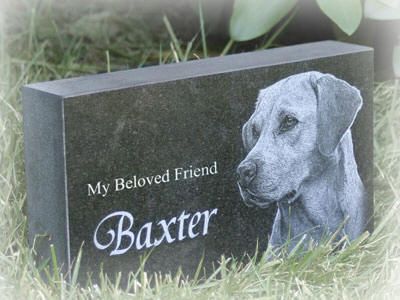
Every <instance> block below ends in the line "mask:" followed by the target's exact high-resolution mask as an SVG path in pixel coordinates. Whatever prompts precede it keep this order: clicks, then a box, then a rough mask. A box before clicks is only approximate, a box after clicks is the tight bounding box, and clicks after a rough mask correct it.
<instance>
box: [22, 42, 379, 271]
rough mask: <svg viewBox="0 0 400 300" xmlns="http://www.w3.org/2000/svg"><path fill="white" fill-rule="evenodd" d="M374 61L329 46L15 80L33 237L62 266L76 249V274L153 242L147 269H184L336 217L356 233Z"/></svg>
mask: <svg viewBox="0 0 400 300" xmlns="http://www.w3.org/2000/svg"><path fill="white" fill-rule="evenodd" d="M372 58H373V51H372V49H370V48H367V47H362V46H357V45H351V44H344V43H339V42H331V41H327V42H319V43H313V44H304V45H298V46H292V47H285V48H279V49H273V50H267V51H259V52H255V53H245V54H237V55H230V56H226V57H220V58H211V59H204V60H199V61H191V62H187V63H180V64H174V65H163V66H157V67H148V68H143V69H137V70H129V71H121V72H115V73H109V74H100V75H94V76H86V77H81V78H73V79H66V80H58V81H52V82H45V83H35V84H31V85H28V86H26V87H24V88H23V105H24V126H25V153H26V175H27V189H28V218H29V239H30V242H31V243H32V244H33V241H34V239H35V237H37V238H36V241H35V246H36V248H37V251H38V253H39V255H42V256H43V257H46V256H47V255H48V252H49V243H52V244H54V245H55V248H56V250H57V255H58V259H59V261H61V262H63V263H64V264H65V266H70V265H71V263H72V262H73V260H74V258H75V257H76V255H77V253H78V251H79V249H80V248H81V247H82V249H83V257H82V268H83V270H90V271H95V272H96V271H98V270H99V269H100V268H101V267H103V268H104V270H105V271H107V272H114V271H123V272H126V271H135V270H136V269H137V267H138V266H139V263H140V257H141V256H143V255H144V254H148V253H149V252H151V254H150V256H149V258H148V261H147V264H146V268H147V270H148V271H150V272H152V271H162V272H169V271H171V272H175V271H176V270H177V269H178V268H179V267H181V268H182V269H183V270H184V272H186V273H189V274H190V272H192V271H193V270H195V269H196V267H197V265H198V263H199V261H200V259H201V258H202V257H204V265H205V266H206V267H207V266H210V265H211V264H212V263H213V262H214V263H215V262H217V260H218V259H219V258H220V256H221V255H222V254H223V255H225V256H231V255H233V256H235V257H238V258H241V257H243V256H245V255H246V254H249V255H252V254H254V252H255V250H256V246H257V244H258V246H259V248H260V249H261V250H265V249H266V248H267V247H268V245H269V246H270V247H274V248H275V249H277V250H278V249H279V248H280V246H282V245H283V244H285V242H286V240H287V237H288V236H290V237H291V242H290V243H289V248H292V246H293V245H294V243H297V242H299V240H301V238H302V237H303V236H304V234H305V237H306V240H307V241H308V240H310V239H312V240H314V241H315V242H318V241H320V240H322V239H323V238H324V237H326V236H329V234H331V233H332V232H334V231H335V230H337V228H338V227H340V225H341V224H342V223H343V222H344V223H345V224H344V226H342V227H343V228H344V229H343V230H342V232H343V234H348V235H349V236H350V238H352V239H353V238H356V237H357V236H359V235H360V234H361V233H362V232H363V231H364V230H366V229H370V228H371V227H368V226H371V224H372V223H371V220H370V219H371V215H372V192H373V191H372V165H373V163H372V128H373V124H372V109H373V107H372V82H373V63H372ZM353 144H354V153H353ZM290 224H293V226H292V227H291V226H290ZM289 250H290V249H289Z"/></svg>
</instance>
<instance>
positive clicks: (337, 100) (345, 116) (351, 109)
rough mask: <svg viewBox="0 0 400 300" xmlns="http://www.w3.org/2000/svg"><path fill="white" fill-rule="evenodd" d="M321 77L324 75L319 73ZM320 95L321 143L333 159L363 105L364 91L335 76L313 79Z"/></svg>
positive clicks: (318, 122)
mask: <svg viewBox="0 0 400 300" xmlns="http://www.w3.org/2000/svg"><path fill="white" fill-rule="evenodd" d="M319 74H320V73H319ZM311 83H312V86H313V87H314V90H315V93H316V95H317V126H318V128H317V132H318V134H317V143H318V147H319V151H320V152H321V154H323V155H325V156H330V155H331V154H332V153H333V152H334V151H335V149H336V147H337V146H338V144H339V143H340V141H341V139H342V137H343V135H344V134H345V133H346V131H347V130H348V129H349V128H350V127H351V126H352V124H353V122H354V120H355V118H356V116H357V113H358V111H359V110H360V109H361V106H362V98H361V95H360V91H359V90H358V89H357V88H355V87H353V86H351V85H350V84H348V83H347V82H345V81H343V80H341V79H338V78H336V77H334V76H333V75H328V74H320V75H319V76H316V75H314V76H311Z"/></svg>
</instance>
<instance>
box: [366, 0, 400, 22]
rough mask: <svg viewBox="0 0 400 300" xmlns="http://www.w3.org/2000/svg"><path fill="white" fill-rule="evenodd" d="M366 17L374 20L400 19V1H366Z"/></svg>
mask: <svg viewBox="0 0 400 300" xmlns="http://www.w3.org/2000/svg"><path fill="white" fill-rule="evenodd" d="M364 15H365V17H366V18H369V19H373V20H380V21H385V20H398V19H400V0H366V1H365V4H364Z"/></svg>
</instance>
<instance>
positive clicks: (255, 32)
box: [229, 0, 297, 41]
mask: <svg viewBox="0 0 400 300" xmlns="http://www.w3.org/2000/svg"><path fill="white" fill-rule="evenodd" d="M296 3H297V0H236V1H235V4H234V6H233V14H232V17H231V20H230V26H229V33H230V36H231V38H232V39H233V40H235V41H248V40H251V39H254V38H257V37H259V36H261V35H263V34H264V33H267V32H268V31H270V30H271V28H272V27H274V26H275V25H276V24H277V23H278V22H279V21H280V20H281V19H282V18H283V17H284V16H286V15H287V14H288V13H289V12H290V10H291V9H292V8H293V7H294V6H295V5H296Z"/></svg>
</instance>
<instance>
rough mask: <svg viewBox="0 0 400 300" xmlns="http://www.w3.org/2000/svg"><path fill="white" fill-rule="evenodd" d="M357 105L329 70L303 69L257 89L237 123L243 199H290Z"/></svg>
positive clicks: (330, 149)
mask: <svg viewBox="0 0 400 300" xmlns="http://www.w3.org/2000/svg"><path fill="white" fill-rule="evenodd" d="M361 105H362V98H361V96H360V92H359V91H358V90H357V89H356V88H355V87H353V86H351V85H349V84H348V83H346V82H345V81H343V80H340V79H338V78H336V77H334V76H333V75H329V74H321V73H319V72H307V73H301V74H297V75H293V76H290V77H288V78H286V79H283V80H281V81H279V82H277V83H275V84H273V85H272V86H269V87H267V88H266V89H263V90H261V91H260V93H259V95H258V99H257V104H256V109H255V112H254V113H253V115H252V116H251V117H250V119H249V120H248V121H247V122H246V124H244V126H243V128H242V138H243V143H244V147H245V150H246V152H247V156H246V158H245V159H244V160H243V161H242V162H241V163H240V164H239V166H238V168H237V175H238V185H239V189H240V193H241V195H242V198H243V200H244V202H245V203H246V204H247V205H249V206H252V205H256V206H259V207H267V206H268V205H269V204H271V203H273V202H278V201H281V200H284V199H285V200H288V201H291V200H293V199H295V198H296V197H297V196H298V195H299V194H300V193H301V191H300V188H301V185H302V183H303V182H304V181H305V180H307V179H308V178H310V177H311V176H312V175H316V174H317V173H318V172H321V168H323V167H324V165H326V164H324V162H325V161H329V159H330V158H332V157H333V156H334V154H335V150H336V148H337V146H338V144H339V143H340V142H341V139H342V137H343V136H344V134H345V133H346V132H347V131H348V130H349V129H350V127H351V125H352V123H353V122H354V120H355V118H356V115H357V113H358V111H359V110H360V108H361Z"/></svg>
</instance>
